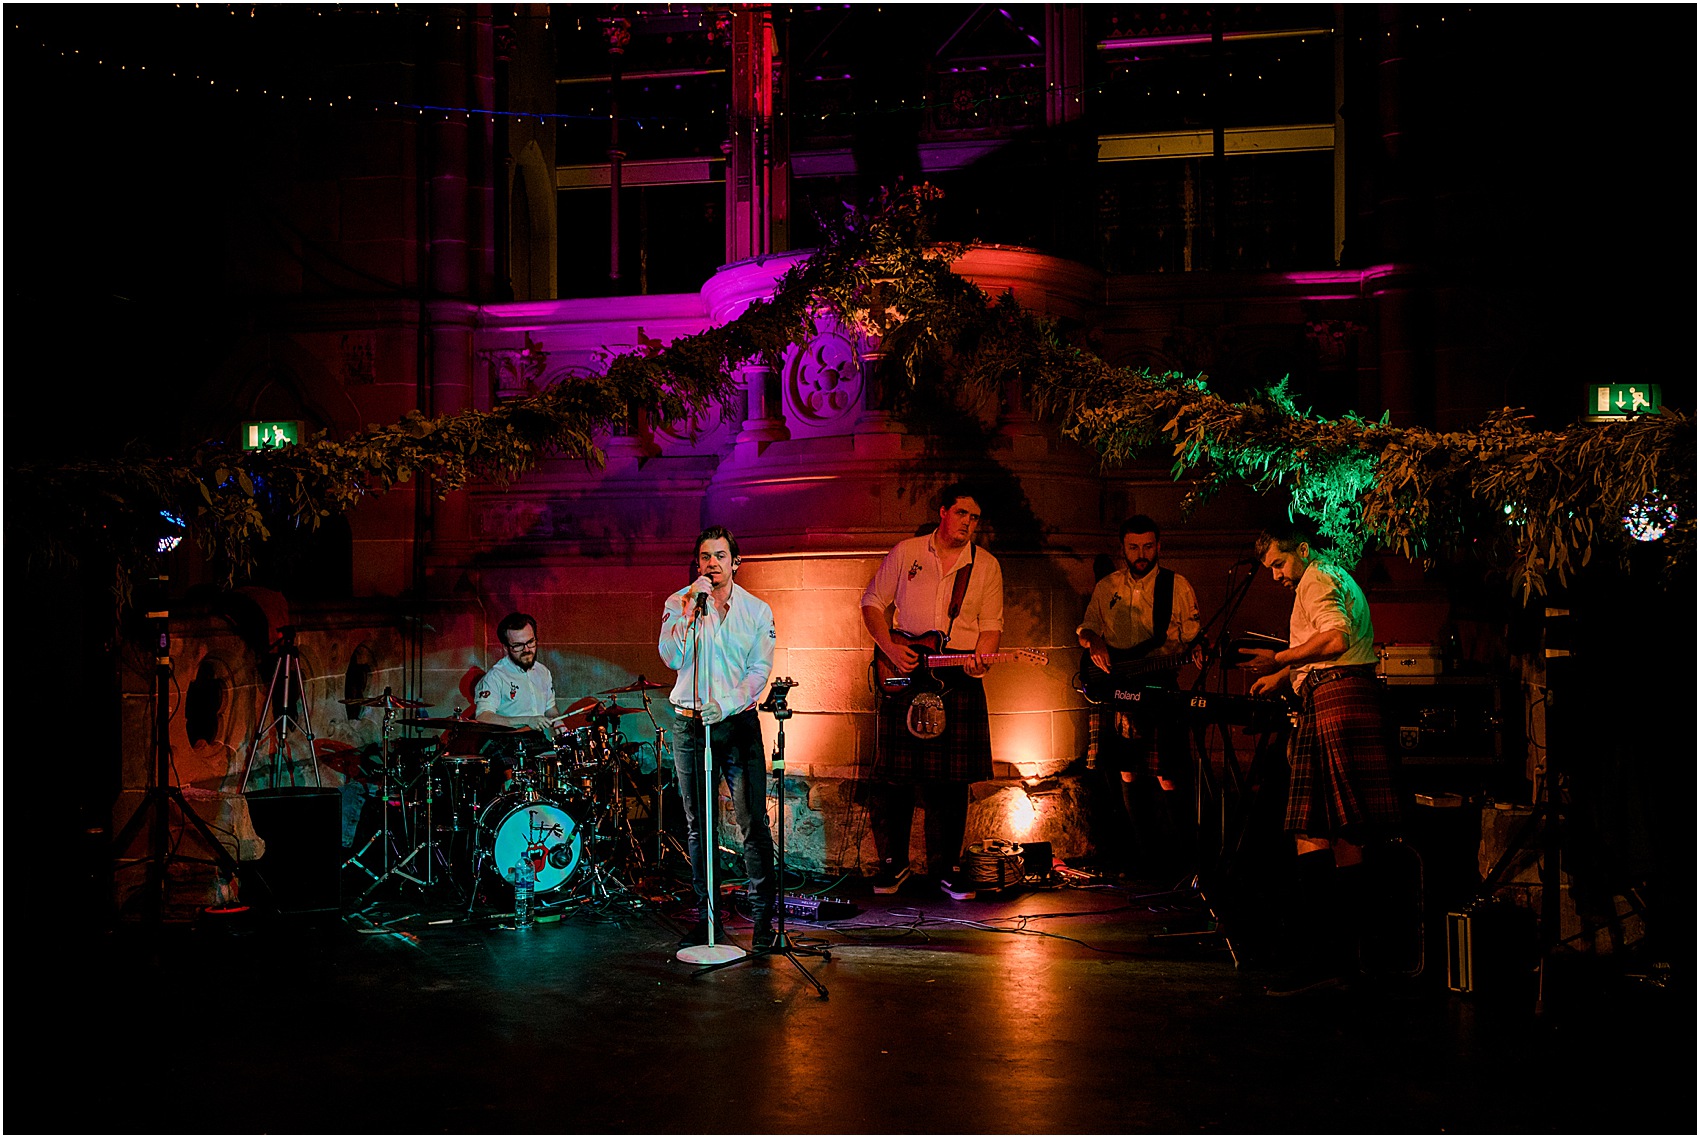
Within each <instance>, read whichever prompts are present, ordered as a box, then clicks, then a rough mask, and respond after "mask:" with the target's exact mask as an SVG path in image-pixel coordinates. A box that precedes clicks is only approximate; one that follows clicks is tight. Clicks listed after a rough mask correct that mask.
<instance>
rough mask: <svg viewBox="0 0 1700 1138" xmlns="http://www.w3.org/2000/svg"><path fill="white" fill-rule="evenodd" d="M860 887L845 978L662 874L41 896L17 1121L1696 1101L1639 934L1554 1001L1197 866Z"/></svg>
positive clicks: (828, 935)
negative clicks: (1373, 976) (1161, 881)
mask: <svg viewBox="0 0 1700 1138" xmlns="http://www.w3.org/2000/svg"><path fill="white" fill-rule="evenodd" d="M792 884H793V885H794V886H796V887H797V888H798V889H799V890H801V889H802V888H804V887H806V888H808V889H811V890H814V889H820V888H823V887H825V886H827V885H829V884H830V883H821V882H815V883H805V882H797V881H793V883H792ZM832 895H833V896H835V897H838V898H840V899H843V900H846V901H848V902H850V903H852V904H854V905H855V906H856V910H857V911H856V913H855V915H854V916H852V917H850V918H848V919H845V920H841V921H836V922H833V923H831V924H830V925H827V926H821V925H818V924H813V923H800V922H798V921H796V920H795V919H793V920H792V921H791V922H790V923H789V929H790V932H791V933H792V934H793V935H796V936H798V937H800V938H802V940H803V943H805V944H806V945H815V946H825V947H827V948H828V949H829V951H830V953H831V958H830V960H824V959H821V958H819V957H807V958H804V960H803V963H804V964H805V965H806V967H807V968H808V970H809V972H810V973H812V974H813V976H814V977H815V978H816V979H818V981H819V982H820V983H821V984H822V985H824V986H825V987H826V988H827V990H828V992H829V995H828V996H827V997H826V998H822V997H821V996H820V995H818V994H817V992H816V990H815V988H814V987H813V985H812V984H811V983H810V981H809V980H808V978H807V977H805V976H804V975H803V974H802V973H801V972H800V971H799V970H798V969H797V968H796V967H794V965H793V964H792V963H791V962H790V961H789V960H787V959H785V958H784V957H766V958H759V959H755V960H750V961H746V962H744V963H741V964H738V965H734V966H732V967H730V968H726V969H722V970H719V971H715V972H711V973H704V972H701V971H699V969H698V968H697V967H695V966H692V965H689V964H686V963H682V962H680V961H679V960H677V959H676V958H675V951H676V948H677V939H678V934H679V930H680V928H681V923H680V921H679V920H678V919H676V914H675V913H673V912H670V911H669V909H670V907H669V906H665V905H661V904H657V903H650V902H639V903H637V904H630V903H627V904H620V905H611V906H600V907H598V906H583V907H577V908H574V909H573V910H572V911H571V912H569V913H568V915H566V916H564V917H563V918H562V919H560V920H558V921H553V922H549V923H542V924H537V925H535V926H533V927H532V928H530V929H527V930H523V931H521V930H515V929H512V928H507V927H503V926H502V923H501V922H500V921H498V920H496V919H494V918H493V917H488V918H486V917H484V915H483V914H475V917H476V918H477V919H470V920H469V919H467V917H466V913H465V911H464V909H462V908H461V907H459V906H458V905H447V904H442V903H438V902H436V901H434V900H429V899H422V898H421V897H405V896H394V897H392V896H387V895H385V894H383V893H380V894H379V895H378V896H377V897H376V899H375V900H370V901H369V902H368V905H367V907H366V908H365V909H364V910H363V911H361V912H355V911H352V909H350V910H345V911H342V912H334V911H333V912H328V913H318V914H294V915H289V916H276V915H274V916H271V917H261V916H256V917H254V919H253V920H252V923H249V924H240V923H224V924H220V923H217V922H214V921H212V920H211V919H202V920H199V921H193V922H160V923H152V922H146V921H141V922H137V921H128V922H122V923H120V924H119V925H118V927H117V928H116V929H114V930H111V931H106V932H100V933H97V934H94V935H89V934H86V933H81V932H78V931H77V930H75V929H70V928H61V929H55V928H52V927H45V928H33V929H29V930H28V931H27V932H26V930H24V929H23V928H22V927H21V926H22V922H20V921H19V920H18V919H17V916H16V915H13V916H14V921H13V932H14V936H13V937H9V938H8V942H7V943H8V947H10V948H12V949H13V955H12V956H11V957H10V958H9V960H8V963H9V965H11V967H8V970H7V971H8V979H9V981H10V983H9V985H8V987H9V988H10V991H9V993H8V994H9V995H10V996H11V1008H10V1015H9V1017H8V1032H7V1041H6V1042H7V1045H8V1046H7V1079H6V1090H7V1095H6V1104H5V1119H4V1123H5V1129H6V1130H7V1131H8V1132H11V1133H24V1132H44V1133H68V1132H79V1133H160V1132H177V1133H261V1132H265V1133H443V1132H447V1133H543V1132H556V1133H622V1134H626V1133H645V1134H655V1133H687V1134H690V1133H703V1134H710V1133H882V1134H883V1133H1114V1132H1136V1133H1153V1132H1155V1133H1187V1132H1209V1133H1310V1132H1325V1133H1360V1132H1371V1133H1441V1132H1446V1133H1614V1132H1616V1133H1629V1132H1635V1133H1664V1132H1672V1133H1693V1132H1694V1127H1695V1112H1694V1103H1695V1076H1694V1071H1695V1064H1694V1039H1695V1032H1694V1016H1693V1009H1694V1001H1693V995H1692V991H1691V990H1690V991H1687V992H1686V993H1679V992H1678V991H1676V990H1673V989H1672V988H1671V987H1669V986H1660V985H1658V984H1654V983H1649V982H1647V981H1645V980H1641V979H1638V978H1636V976H1635V975H1632V974H1630V973H1629V972H1627V971H1626V970H1625V969H1623V968H1622V967H1618V966H1614V965H1613V964H1612V963H1611V962H1610V961H1599V960H1583V959H1581V958H1574V957H1570V958H1564V957H1555V958H1554V959H1553V962H1552V966H1551V967H1550V968H1549V970H1548V977H1547V987H1546V993H1545V1001H1544V1005H1543V1008H1542V1014H1540V1015H1538V1016H1537V1015H1535V1014H1534V1013H1533V1005H1532V1003H1531V1001H1529V1000H1526V999H1523V998H1522V996H1521V994H1518V995H1516V996H1515V997H1513V998H1504V999H1499V1000H1490V999H1466V998H1463V997H1460V996H1457V995H1455V994H1451V993H1449V992H1448V991H1447V989H1446V983H1445V975H1444V974H1445V965H1444V963H1443V962H1442V961H1438V960H1432V959H1431V960H1430V961H1429V962H1428V967H1427V969H1426V971H1425V973H1424V974H1423V975H1422V976H1420V977H1417V978H1416V979H1413V980H1405V981H1401V982H1383V983H1379V984H1370V985H1362V986H1360V987H1358V988H1356V989H1354V990H1352V991H1349V992H1342V993H1330V994H1324V995H1317V996H1313V997H1308V998H1303V999H1274V998H1271V997H1269V996H1267V995H1266V994H1264V992H1263V990H1262V986H1263V981H1264V980H1265V979H1267V976H1265V975H1264V974H1262V973H1260V972H1258V971H1257V970H1256V969H1254V968H1252V967H1250V966H1249V965H1248V966H1246V967H1238V966H1236V963H1235V961H1234V959H1233V957H1232V956H1231V955H1230V953H1229V952H1228V951H1227V950H1226V949H1225V948H1224V947H1223V945H1222V943H1221V942H1220V941H1219V940H1216V939H1213V938H1209V937H1190V936H1168V935H1165V934H1167V933H1175V932H1190V931H1192V930H1197V929H1201V928H1204V927H1205V925H1204V920H1205V919H1206V918H1208V916H1209V913H1208V911H1207V910H1206V909H1204V908H1203V907H1201V906H1200V905H1199V904H1198V902H1197V899H1196V898H1195V897H1189V896H1188V895H1186V894H1185V893H1184V892H1183V893H1181V894H1178V895H1173V896H1165V895H1160V894H1159V895H1151V894H1148V893H1145V892H1138V891H1130V890H1126V889H1112V888H1080V887H1071V888H1062V887H1048V888H1030V889H1027V890H1024V891H1021V892H1019V893H1016V894H1013V895H1009V896H1005V897H1001V898H999V899H995V900H976V901H967V902H958V901H952V900H949V899H947V898H945V897H943V896H941V895H939V894H938V893H937V892H936V891H931V892H927V891H921V890H916V891H914V892H912V893H911V894H908V895H904V894H899V895H897V896H892V897H884V896H874V895H873V894H871V893H869V892H867V891H866V889H865V887H861V886H860V885H859V883H858V884H856V885H851V884H840V885H838V887H837V888H835V889H833V890H832ZM433 920H446V921H451V922H452V923H448V924H431V923H430V922H431V921H433ZM380 929H381V930H384V931H379V930H380ZM731 932H732V935H733V938H734V939H735V940H741V941H744V942H745V943H746V944H747V943H748V939H747V938H748V924H747V922H735V923H734V924H733V926H732V929H731ZM26 939H27V943H28V948H29V951H30V953H31V955H30V956H28V957H26V956H25V955H24V954H23V953H20V952H19V951H18V949H19V948H20V947H23V946H22V945H20V943H19V942H20V940H26ZM36 951H40V952H41V956H42V964H41V966H40V967H39V968H38V967H35V966H34V965H33V964H32V965H27V966H26V965H24V961H25V960H29V959H34V955H33V954H34V953H35V952H36Z"/></svg>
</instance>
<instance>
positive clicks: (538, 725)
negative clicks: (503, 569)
mask: <svg viewBox="0 0 1700 1138" xmlns="http://www.w3.org/2000/svg"><path fill="white" fill-rule="evenodd" d="M496 639H498V640H500V641H501V642H502V647H503V648H504V649H505V650H506V653H507V654H506V655H504V656H503V657H502V658H501V659H500V660H497V661H496V662H495V663H494V664H492V665H491V666H490V670H489V671H488V672H485V673H484V675H483V677H482V678H481V679H480V680H479V681H478V683H477V685H476V686H475V687H474V688H473V692H472V697H473V698H472V707H473V710H474V711H475V712H477V719H478V722H480V723H490V724H494V725H496V726H500V727H520V728H531V730H530V731H526V732H524V733H523V735H522V736H521V737H520V738H518V739H514V738H513V737H511V736H504V737H503V739H502V742H503V743H508V742H509V741H510V740H512V741H515V742H523V745H524V747H525V748H527V749H531V750H533V751H535V750H536V749H539V748H545V747H548V746H549V740H550V724H551V721H552V720H553V719H554V718H555V680H554V677H552V676H550V674H549V669H548V668H547V667H545V666H544V665H543V664H540V663H538V660H537V620H536V618H534V617H532V616H531V614H529V613H523V612H511V613H509V614H508V615H507V616H504V617H503V618H502V620H501V623H500V624H498V625H496ZM534 732H535V733H534ZM501 749H502V750H507V748H506V747H503V748H501ZM502 757H504V758H507V759H510V760H511V759H513V758H515V757H517V756H513V755H504V756H502Z"/></svg>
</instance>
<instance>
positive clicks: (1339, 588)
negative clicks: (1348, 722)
mask: <svg viewBox="0 0 1700 1138" xmlns="http://www.w3.org/2000/svg"><path fill="white" fill-rule="evenodd" d="M1333 629H1339V630H1340V631H1341V632H1343V633H1345V634H1346V650H1345V651H1344V652H1342V653H1340V655H1339V656H1337V657H1335V658H1334V659H1332V660H1319V661H1315V662H1313V663H1309V664H1296V665H1294V667H1293V672H1292V676H1291V682H1292V685H1293V689H1294V690H1295V691H1296V690H1298V688H1299V685H1300V683H1301V682H1302V681H1303V680H1304V677H1305V674H1306V673H1307V672H1310V671H1312V670H1313V669H1320V668H1338V667H1343V666H1345V665H1348V664H1373V663H1375V628H1374V626H1373V625H1371V624H1370V619H1369V601H1367V600H1365V599H1364V591H1363V590H1362V589H1360V588H1358V583H1357V582H1356V581H1354V580H1352V575H1351V574H1350V573H1347V572H1346V571H1345V570H1344V569H1341V568H1340V567H1338V566H1336V565H1324V564H1323V563H1322V562H1320V561H1312V562H1311V563H1310V564H1309V565H1307V566H1305V571H1304V573H1303V575H1301V576H1300V577H1299V583H1298V586H1297V587H1296V588H1295V589H1294V590H1293V615H1292V616H1291V617H1289V618H1288V620H1287V645H1288V647H1295V646H1297V645H1300V644H1303V643H1305V642H1306V641H1308V640H1310V639H1311V638H1312V637H1314V636H1316V635H1317V634H1318V633H1320V632H1328V631H1331V630H1333Z"/></svg>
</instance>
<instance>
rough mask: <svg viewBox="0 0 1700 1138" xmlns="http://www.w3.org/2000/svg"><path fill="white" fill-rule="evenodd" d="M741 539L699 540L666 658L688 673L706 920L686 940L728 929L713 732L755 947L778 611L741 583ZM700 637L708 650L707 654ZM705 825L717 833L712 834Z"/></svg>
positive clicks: (767, 877)
mask: <svg viewBox="0 0 1700 1138" xmlns="http://www.w3.org/2000/svg"><path fill="white" fill-rule="evenodd" d="M738 560H739V559H738V539H737V538H736V537H733V536H732V533H731V531H729V530H727V529H726V527H724V526H710V527H708V528H707V529H705V530H703V531H702V533H701V534H699V535H698V536H697V545H696V570H697V574H698V576H697V579H696V580H695V581H693V582H692V583H691V584H690V585H689V586H687V587H686V588H684V589H681V590H679V591H678V592H676V593H674V594H673V595H672V596H670V597H668V598H667V603H666V604H665V605H664V606H663V608H662V612H661V642H660V645H659V648H660V651H661V660H662V663H664V664H666V665H667V666H668V667H669V668H672V669H673V670H674V671H675V672H677V673H678V679H677V680H676V681H675V682H674V684H673V692H672V694H671V695H670V696H669V697H668V698H669V700H670V701H671V703H672V704H673V711H674V714H675V715H676V716H677V717H678V725H677V726H676V727H675V729H674V731H673V770H674V773H675V774H677V775H678V778H679V797H680V798H681V799H683V801H684V807H685V846H686V850H687V852H688V853H689V854H690V859H691V886H692V888H693V889H694V890H695V892H696V898H697V912H698V914H699V918H700V919H699V920H698V921H697V922H696V924H695V925H694V926H693V927H692V928H691V929H690V931H689V932H687V933H686V934H685V936H684V938H683V939H682V940H681V941H680V942H679V943H680V945H681V946H684V945H692V944H704V943H707V941H708V921H709V918H710V915H711V914H713V915H714V919H715V921H716V924H715V929H714V939H715V941H716V942H717V943H723V942H724V941H725V940H726V936H725V929H724V927H723V926H722V925H720V924H719V923H718V922H719V919H720V918H719V915H718V914H717V913H716V911H715V906H714V905H713V904H712V898H710V897H709V895H708V874H707V866H708V863H707V861H706V860H705V859H706V858H708V857H711V856H713V850H714V843H713V841H712V840H710V835H711V834H712V831H713V828H714V827H713V818H712V816H710V817H708V818H704V817H703V809H704V806H705V803H704V788H703V782H702V777H703V763H702V748H703V736H704V731H705V729H706V731H707V732H708V737H709V739H710V740H711V741H712V744H713V747H712V749H713V752H714V769H715V771H716V773H718V774H719V775H720V776H721V777H723V778H725V779H726V789H727V791H728V793H729V794H730V795H731V798H732V809H733V814H734V816H735V818H736V819H737V823H738V833H739V837H740V839H741V840H742V842H743V846H744V871H745V876H746V878H747V884H748V887H749V898H750V916H751V919H752V920H753V921H754V922H755V931H754V933H753V934H752V935H753V938H754V942H755V947H756V948H758V949H762V948H769V947H771V946H772V944H773V905H774V896H775V891H776V890H775V881H774V876H773V836H772V834H771V832H770V831H769V830H768V825H767V767H766V762H765V755H764V753H763V749H762V735H761V722H760V721H759V720H758V718H757V717H756V703H757V702H758V701H759V700H760V699H761V693H762V690H763V689H764V688H766V687H767V679H768V676H769V675H771V674H772V672H773V648H774V642H775V633H774V628H773V610H772V609H771V608H769V607H768V605H767V603H766V602H765V601H762V600H759V599H758V598H756V597H755V596H754V595H753V594H751V593H750V592H748V591H747V590H745V589H744V588H743V587H742V586H740V585H738V584H736V583H735V582H734V581H733V577H734V576H736V574H737V572H738ZM699 640H701V641H702V642H703V652H702V657H701V660H700V666H699V658H698V644H699ZM705 831H707V832H708V833H706V834H705Z"/></svg>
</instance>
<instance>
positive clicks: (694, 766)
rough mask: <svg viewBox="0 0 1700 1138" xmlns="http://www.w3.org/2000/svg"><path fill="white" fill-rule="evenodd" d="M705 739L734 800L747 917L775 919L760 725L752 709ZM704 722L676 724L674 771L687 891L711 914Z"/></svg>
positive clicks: (720, 725)
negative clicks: (705, 826) (681, 817)
mask: <svg viewBox="0 0 1700 1138" xmlns="http://www.w3.org/2000/svg"><path fill="white" fill-rule="evenodd" d="M710 731H711V734H710V735H709V740H710V742H711V743H712V744H713V748H712V749H713V751H714V755H713V758H714V772H715V774H717V775H719V776H721V777H722V778H724V779H725V780H726V790H727V792H728V793H729V794H730V795H731V796H732V813H733V817H734V818H736V819H737V823H738V837H739V840H740V841H741V842H742V843H743V846H744V874H745V877H746V879H747V884H748V886H749V897H750V913H751V916H753V917H755V918H756V919H757V920H761V919H762V918H764V917H771V916H772V915H773V900H774V893H775V888H774V876H773V834H772V832H771V831H770V830H769V829H768V825H767V764H766V761H765V758H764V756H763V754H762V741H761V722H760V720H758V719H757V718H756V709H755V708H753V707H752V708H750V709H748V710H747V711H743V712H740V713H739V714H737V715H734V716H733V717H732V718H730V719H727V720H723V721H721V722H719V723H716V724H715V725H714V726H713V727H712V728H711V729H710ZM702 746H703V722H702V720H700V719H684V718H681V719H680V720H679V721H678V726H677V727H675V728H674V731H673V773H674V774H676V775H677V776H678V778H679V797H680V799H682V800H683V802H684V806H685V850H686V852H687V853H688V854H689V855H690V859H691V888H692V890H693V891H695V893H696V898H697V908H698V909H699V910H700V911H701V913H702V915H703V916H704V917H707V916H708V913H709V897H708V862H706V861H705V860H704V850H705V848H707V847H705V845H704V842H703V837H704V835H703V826H702V812H703V808H704V806H705V803H704V802H703V781H702V776H703V769H702Z"/></svg>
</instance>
